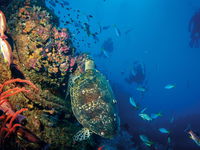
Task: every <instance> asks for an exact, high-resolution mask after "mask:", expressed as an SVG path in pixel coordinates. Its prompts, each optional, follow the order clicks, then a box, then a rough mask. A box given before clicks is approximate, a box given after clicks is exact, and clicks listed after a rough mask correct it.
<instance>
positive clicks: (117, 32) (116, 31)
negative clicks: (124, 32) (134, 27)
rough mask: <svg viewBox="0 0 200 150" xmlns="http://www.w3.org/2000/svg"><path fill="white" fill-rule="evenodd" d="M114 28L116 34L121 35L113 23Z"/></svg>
mask: <svg viewBox="0 0 200 150" xmlns="http://www.w3.org/2000/svg"><path fill="white" fill-rule="evenodd" d="M114 30H115V34H116V36H117V37H120V36H121V32H120V30H119V28H118V27H117V26H116V25H114Z"/></svg>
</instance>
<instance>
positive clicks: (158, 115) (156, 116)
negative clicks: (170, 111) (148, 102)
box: [151, 113, 162, 119]
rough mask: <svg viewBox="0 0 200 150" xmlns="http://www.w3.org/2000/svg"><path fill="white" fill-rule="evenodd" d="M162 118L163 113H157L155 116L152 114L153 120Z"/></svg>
mask: <svg viewBox="0 0 200 150" xmlns="http://www.w3.org/2000/svg"><path fill="white" fill-rule="evenodd" d="M161 116H162V114H161V113H156V114H155V113H152V114H151V118H152V119H157V118H158V117H161Z"/></svg>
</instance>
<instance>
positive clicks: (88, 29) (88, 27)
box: [84, 23, 91, 36]
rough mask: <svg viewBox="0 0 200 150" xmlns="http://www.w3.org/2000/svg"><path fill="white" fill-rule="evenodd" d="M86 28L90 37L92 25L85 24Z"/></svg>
mask: <svg viewBox="0 0 200 150" xmlns="http://www.w3.org/2000/svg"><path fill="white" fill-rule="evenodd" d="M84 26H85V31H86V33H87V35H88V36H90V35H91V32H90V25H89V24H88V23H84Z"/></svg>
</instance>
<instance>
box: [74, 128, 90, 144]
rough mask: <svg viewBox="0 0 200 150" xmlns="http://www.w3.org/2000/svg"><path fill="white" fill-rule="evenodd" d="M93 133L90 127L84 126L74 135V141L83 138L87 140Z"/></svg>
mask: <svg viewBox="0 0 200 150" xmlns="http://www.w3.org/2000/svg"><path fill="white" fill-rule="evenodd" d="M91 134H92V132H91V131H90V130H89V129H88V128H83V129H82V130H80V131H78V132H77V133H76V134H75V135H74V137H73V141H74V142H76V141H77V142H80V141H83V140H87V139H88V138H89V137H90V135H91Z"/></svg>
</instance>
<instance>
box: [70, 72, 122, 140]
mask: <svg viewBox="0 0 200 150" xmlns="http://www.w3.org/2000/svg"><path fill="white" fill-rule="evenodd" d="M70 96H71V105H72V111H73V113H74V115H75V117H76V119H77V120H78V121H79V123H80V124H82V125H83V127H85V128H88V129H89V130H90V131H92V132H94V133H96V134H98V135H100V136H103V137H105V138H112V137H113V136H114V135H116V133H117V131H118V126H119V120H118V117H117V112H116V100H115V98H114V95H113V91H112V89H111V87H110V84H109V82H108V81H107V80H106V78H105V77H104V76H103V75H102V74H101V73H100V72H99V71H97V70H92V69H91V70H87V71H86V72H85V73H83V74H81V75H80V76H79V77H77V78H76V79H75V80H74V81H73V83H72V84H71V87H70Z"/></svg>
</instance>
